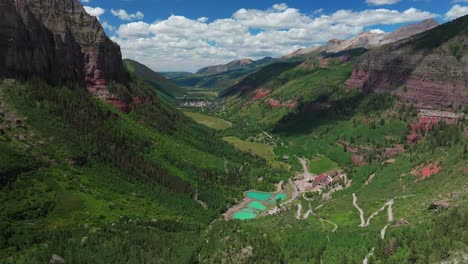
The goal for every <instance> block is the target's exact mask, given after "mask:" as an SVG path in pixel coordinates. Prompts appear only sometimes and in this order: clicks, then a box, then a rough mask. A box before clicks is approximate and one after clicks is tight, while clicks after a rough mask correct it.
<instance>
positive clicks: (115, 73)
mask: <svg viewBox="0 0 468 264" xmlns="http://www.w3.org/2000/svg"><path fill="white" fill-rule="evenodd" d="M0 75H4V76H8V77H16V76H18V75H19V76H30V75H39V76H41V77H45V78H47V79H50V80H56V81H74V82H78V83H80V84H82V85H86V86H88V87H94V86H96V85H105V82H106V81H109V80H115V81H118V82H122V83H125V82H126V81H127V80H128V78H129V77H128V74H127V72H126V70H125V68H124V66H123V63H122V56H121V52H120V48H119V46H118V45H117V44H115V43H114V42H112V41H111V40H110V39H109V38H107V36H106V35H105V33H104V30H103V29H102V27H101V25H100V24H99V21H98V20H97V19H96V17H93V16H90V15H88V14H87V13H86V11H85V10H84V8H83V7H82V5H81V4H80V2H79V1H78V0H60V1H57V0H0Z"/></svg>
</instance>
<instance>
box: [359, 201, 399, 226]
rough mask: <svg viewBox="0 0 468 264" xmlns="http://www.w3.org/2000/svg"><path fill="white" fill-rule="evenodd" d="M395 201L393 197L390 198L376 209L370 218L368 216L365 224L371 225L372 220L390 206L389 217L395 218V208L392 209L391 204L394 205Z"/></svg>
mask: <svg viewBox="0 0 468 264" xmlns="http://www.w3.org/2000/svg"><path fill="white" fill-rule="evenodd" d="M393 203H394V200H393V198H392V199H390V200H388V201H387V202H386V203H385V204H384V205H383V206H382V207H381V208H380V209H379V210H377V211H375V212H374V213H373V214H372V215H371V216H369V218H367V222H366V225H365V226H369V224H370V220H371V219H372V218H374V217H375V216H377V215H378V214H379V213H380V212H382V211H383V210H385V207H387V206H388V207H389V208H390V209H389V210H388V213H389V215H388V219H393V210H392V209H391V206H392V205H393ZM390 213H391V215H390Z"/></svg>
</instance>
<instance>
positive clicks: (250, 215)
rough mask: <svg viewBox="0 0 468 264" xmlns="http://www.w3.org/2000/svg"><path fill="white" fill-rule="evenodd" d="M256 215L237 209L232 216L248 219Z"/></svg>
mask: <svg viewBox="0 0 468 264" xmlns="http://www.w3.org/2000/svg"><path fill="white" fill-rule="evenodd" d="M255 217H257V215H256V214H254V213H247V212H243V211H239V212H236V213H234V216H233V217H232V218H233V219H235V220H249V219H255Z"/></svg>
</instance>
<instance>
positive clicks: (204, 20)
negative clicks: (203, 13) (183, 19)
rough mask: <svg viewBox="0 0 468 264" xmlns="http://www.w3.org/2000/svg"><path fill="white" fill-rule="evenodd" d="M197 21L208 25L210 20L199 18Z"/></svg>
mask: <svg viewBox="0 0 468 264" xmlns="http://www.w3.org/2000/svg"><path fill="white" fill-rule="evenodd" d="M197 21H198V22H201V23H206V22H207V21H208V18H207V17H199V18H197Z"/></svg>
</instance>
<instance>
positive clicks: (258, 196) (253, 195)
mask: <svg viewBox="0 0 468 264" xmlns="http://www.w3.org/2000/svg"><path fill="white" fill-rule="evenodd" d="M245 195H246V196H247V197H249V198H250V199H254V200H259V201H266V200H268V199H270V197H271V196H273V194H272V193H266V192H253V191H250V192H246V194H245Z"/></svg>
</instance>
